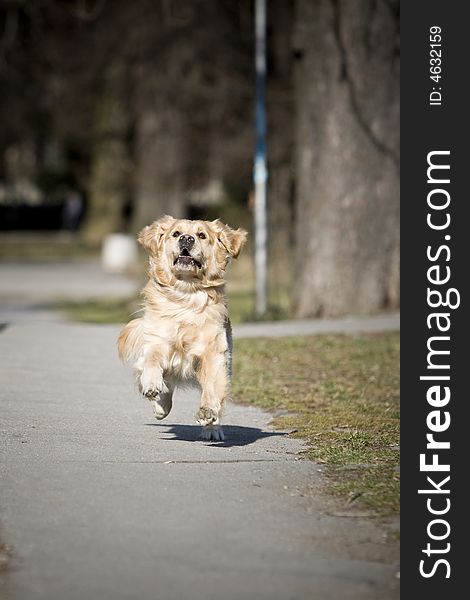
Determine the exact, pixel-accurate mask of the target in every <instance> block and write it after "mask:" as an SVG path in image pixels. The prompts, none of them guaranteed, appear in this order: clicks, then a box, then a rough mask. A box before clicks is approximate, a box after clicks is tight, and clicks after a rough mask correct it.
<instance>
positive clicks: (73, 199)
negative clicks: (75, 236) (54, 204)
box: [62, 191, 83, 232]
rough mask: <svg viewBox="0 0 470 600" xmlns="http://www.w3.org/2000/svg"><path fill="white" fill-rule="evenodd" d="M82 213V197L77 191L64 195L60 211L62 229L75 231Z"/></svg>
mask: <svg viewBox="0 0 470 600" xmlns="http://www.w3.org/2000/svg"><path fill="white" fill-rule="evenodd" d="M82 214H83V198H82V196H81V194H79V193H78V192H75V191H73V192H69V193H68V194H67V196H66V197H65V202H64V208H63V211H62V229H65V231H73V232H75V231H77V229H78V226H79V225H80V219H81V217H82Z"/></svg>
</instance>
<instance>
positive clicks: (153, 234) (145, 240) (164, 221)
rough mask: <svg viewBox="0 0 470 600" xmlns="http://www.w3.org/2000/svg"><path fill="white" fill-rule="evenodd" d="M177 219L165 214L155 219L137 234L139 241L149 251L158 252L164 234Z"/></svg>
mask: <svg viewBox="0 0 470 600" xmlns="http://www.w3.org/2000/svg"><path fill="white" fill-rule="evenodd" d="M175 220H176V219H174V218H173V217H170V216H169V215H165V216H164V217H162V218H161V219H158V220H157V221H154V222H153V223H152V224H151V225H147V226H146V227H144V228H143V229H142V231H140V233H139V235H138V236H137V241H138V242H139V244H141V245H142V246H143V247H144V248H145V249H146V250H147V252H151V253H153V254H157V252H158V250H159V247H160V242H161V239H162V237H163V234H164V233H165V232H166V231H168V229H169V228H170V227H171V226H172V225H173V223H174V222H175Z"/></svg>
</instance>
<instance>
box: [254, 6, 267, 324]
mask: <svg viewBox="0 0 470 600" xmlns="http://www.w3.org/2000/svg"><path fill="white" fill-rule="evenodd" d="M255 61H256V62H255V67H256V100H255V102H256V104H255V107H256V110H255V119H256V151H255V161H254V169H253V180H254V186H255V206H254V224H255V279H256V314H257V315H259V316H261V315H263V314H264V313H265V312H266V307H267V238H268V234H267V231H268V227H267V202H266V188H267V180H268V169H267V161H266V0H256V5H255Z"/></svg>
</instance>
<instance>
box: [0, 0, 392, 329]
mask: <svg viewBox="0 0 470 600" xmlns="http://www.w3.org/2000/svg"><path fill="white" fill-rule="evenodd" d="M254 10H255V5H254V0H217V1H216V0H134V1H132V2H129V1H126V0H1V1H0V89H1V93H0V110H1V115H2V119H1V121H0V258H1V259H2V261H3V263H4V264H6V265H9V269H10V270H8V269H7V270H6V271H4V282H3V284H2V285H3V286H5V285H7V284H6V283H5V277H8V274H9V273H10V274H14V273H17V272H18V271H17V269H16V267H12V264H13V263H15V264H18V261H20V262H22V264H25V263H28V264H30V263H32V262H35V263H36V264H38V263H40V264H41V265H42V267H41V268H42V269H46V271H47V269H49V271H50V270H54V269H55V272H56V273H64V271H61V270H60V269H58V270H57V264H58V263H60V262H61V263H64V261H81V264H95V263H99V262H100V261H101V262H100V264H101V265H102V267H101V268H103V266H104V267H106V265H103V252H104V250H105V248H106V244H108V246H107V247H108V250H109V241H110V240H114V241H116V239H127V240H128V239H135V234H136V232H138V230H139V229H140V228H141V227H142V226H144V225H146V224H148V223H150V222H152V221H153V220H155V219H156V218H158V217H159V216H161V215H162V214H165V213H169V214H171V215H173V216H175V217H188V218H202V219H213V218H221V219H222V220H223V221H225V222H227V223H228V224H229V225H231V226H232V227H238V226H242V227H245V228H247V229H248V230H250V232H253V225H252V223H253V202H254V194H253V175H252V173H253V157H254V152H255V118H254V114H255V111H254V107H255V58H254V55H255V52H254V49H255V33H254V31H255V30H254ZM266 52H267V79H266V85H267V95H266V105H267V163H268V170H269V179H268V202H267V204H268V232H269V234H268V307H267V311H266V314H265V315H263V316H264V318H269V319H278V318H287V317H300V318H302V317H323V316H341V315H346V314H371V313H377V312H380V311H384V310H392V309H396V308H397V307H398V305H399V59H400V47H399V2H398V1H397V0H268V2H267V38H266ZM116 234H119V236H121V237H120V238H116ZM113 236H114V237H113ZM251 240H253V236H251ZM132 243H133V242H132ZM12 261H13V262H12ZM15 261H16V262H15ZM133 261H134V263H135V265H141V267H142V269H143V265H144V263H145V260H144V259H143V257H134V258H133ZM44 265H46V267H44ZM111 270H112V269H111ZM46 271H44V270H43V271H42V272H43V273H45V272H46ZM126 273H127V276H132V277H134V278H136V279H137V280H139V279H143V272H140V271H139V267H138V266H133V265H132V264H129V265H128V266H127V267H126ZM95 274H96V273H95ZM12 276H13V275H12ZM85 276H86V275H85ZM254 286H255V282H254V270H253V241H251V244H249V246H248V249H247V251H246V252H244V254H243V255H242V256H241V257H240V260H239V261H238V263H237V264H234V265H233V267H232V275H231V278H230V285H229V293H230V296H229V298H230V303H231V309H232V312H233V314H234V320H235V321H237V320H238V321H241V320H249V319H252V318H253V317H254ZM110 289H111V288H110ZM56 295H57V297H59V296H61V293H60V291H59V292H57V294H56ZM98 295H99V294H98V293H97V294H96V296H98ZM93 296H94V294H93V290H91V292H90V293H88V297H89V299H90V298H93ZM101 296H102V298H101V301H100V302H101V304H100V302H97V301H96V302H95V303H94V307H93V308H92V310H91V311H89V312H88V313H86V311H85V313H86V314H88V315H92V316H89V318H90V319H91V320H94V319H95V318H96V319H97V320H99V314H100V310H101V311H102V313H103V314H104V315H107V316H108V317H109V315H110V314H112V315H113V319H114V318H115V319H116V320H125V318H126V317H125V315H126V314H129V310H130V308H131V304H132V302H134V301H135V298H134V297H133V296H132V295H131V296H128V297H126V298H125V299H120V300H117V299H116V298H114V299H113V298H112V297H110V296H109V294H108V296H107V297H106V302H104V299H103V294H101ZM69 300H70V299H69ZM83 308H84V307H83V306H81V308H80V310H81V309H83ZM89 308H90V307H89V306H88V309H89ZM113 311H114V312H113ZM97 315H98V316H97ZM102 318H103V320H108V319H106V316H103V315H102Z"/></svg>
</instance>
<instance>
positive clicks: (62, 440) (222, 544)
mask: <svg viewBox="0 0 470 600" xmlns="http://www.w3.org/2000/svg"><path fill="white" fill-rule="evenodd" d="M0 271H1V269H0ZM0 274H1V273H0ZM4 289H5V288H4ZM0 296H1V294H0ZM12 297H13V296H12V295H9V296H8V298H9V302H11V298H12ZM13 308H14V307H13V306H12V305H11V304H10V305H9V306H7V308H6V309H5V310H4V311H3V312H2V311H0V322H2V323H3V325H2V327H1V330H0V356H1V361H0V390H1V391H0V430H1V436H0V440H1V446H0V448H1V456H0V480H1V488H0V537H1V538H2V542H3V543H6V544H8V545H9V546H10V547H11V548H12V553H11V558H10V564H9V568H8V572H7V573H6V578H5V579H6V581H5V583H4V590H3V592H4V596H5V598H7V599H8V600H42V599H44V600H45V599H47V600H65V599H67V600H85V599H86V600H95V599H96V600H98V599H99V600H108V599H109V600H121V599H123V600H124V599H129V600H131V599H136V600H146V599H147V598H148V599H153V600H155V599H157V600H173V599H174V600H186V599H191V600H199V599H203V598H204V599H206V600H211V599H215V598H220V597H223V598H224V599H226V600H232V599H233V600H236V599H237V600H243V599H245V598H246V599H248V598H250V599H253V598H256V599H264V598H266V599H267V598H269V599H270V600H278V599H279V600H281V599H282V600H286V599H292V600H294V599H298V600H303V599H315V600H330V599H331V600H338V599H340V598H341V599H346V600H347V599H351V600H352V599H354V600H369V599H370V600H378V599H380V600H388V599H396V598H398V595H399V594H398V579H397V577H396V573H397V570H398V565H397V563H396V561H397V556H395V555H393V553H392V555H391V554H390V548H389V545H388V544H386V540H385V538H384V530H383V528H382V526H381V525H380V524H379V523H377V522H375V521H374V520H372V519H369V518H367V517H366V516H361V514H360V513H358V512H354V511H351V510H350V509H349V508H347V507H344V511H343V512H341V510H338V507H337V506H336V505H333V504H331V502H330V500H329V499H328V498H327V497H326V496H324V495H322V493H321V491H320V490H321V486H322V485H323V474H322V472H321V467H320V466H319V465H316V464H314V463H312V462H308V461H304V460H300V456H299V452H301V450H302V447H303V445H302V443H301V442H300V441H298V440H293V439H291V438H289V437H287V436H286V435H285V434H284V433H283V432H278V431H274V430H273V429H272V428H271V427H270V425H269V422H270V419H271V416H270V415H269V414H266V413H264V412H262V411H260V410H258V409H254V408H249V407H240V406H237V405H234V404H230V405H229V406H228V408H227V411H226V416H225V419H224V422H225V424H226V425H225V433H226V438H227V439H226V440H225V441H224V442H217V443H214V442H203V441H201V440H199V438H198V436H199V427H198V426H197V425H196V424H195V423H194V413H195V412H196V410H197V407H198V394H197V391H195V390H179V391H178V392H177V394H176V398H175V402H174V409H173V411H172V412H171V413H170V415H169V416H168V417H167V419H166V420H165V421H161V422H157V421H155V420H154V419H153V417H152V411H151V408H150V405H149V403H148V402H147V401H145V400H143V399H141V398H140V397H139V396H138V395H137V393H136V391H135V389H134V385H133V382H132V376H131V373H130V371H129V369H127V368H125V367H123V366H122V365H121V364H120V363H119V362H118V359H117V356H116V351H115V345H116V337H117V333H118V329H119V328H118V327H115V326H94V325H84V324H72V323H67V322H66V321H65V320H62V319H61V318H60V317H56V316H54V315H51V314H48V313H47V311H42V312H41V311H35V310H34V309H33V308H31V306H26V305H25V306H24V307H23V309H22V310H21V311H16V312H15V310H13ZM38 315H39V316H38ZM41 315H42V316H41ZM340 508H341V507H340Z"/></svg>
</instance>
